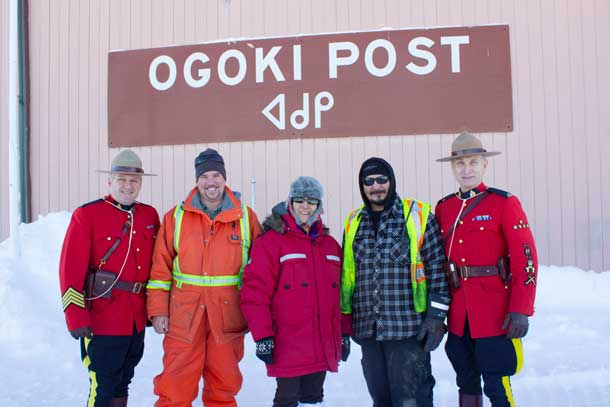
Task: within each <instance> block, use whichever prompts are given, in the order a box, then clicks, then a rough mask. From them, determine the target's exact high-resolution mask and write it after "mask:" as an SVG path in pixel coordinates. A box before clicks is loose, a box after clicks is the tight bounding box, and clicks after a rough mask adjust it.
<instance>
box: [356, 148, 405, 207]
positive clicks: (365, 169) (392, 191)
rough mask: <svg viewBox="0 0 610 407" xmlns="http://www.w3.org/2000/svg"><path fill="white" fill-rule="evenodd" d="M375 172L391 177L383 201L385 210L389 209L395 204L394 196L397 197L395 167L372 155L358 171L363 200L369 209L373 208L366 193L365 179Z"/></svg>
mask: <svg viewBox="0 0 610 407" xmlns="http://www.w3.org/2000/svg"><path fill="white" fill-rule="evenodd" d="M373 174H379V175H385V176H387V177H388V178H389V179H390V187H389V189H388V195H387V196H386V198H385V201H384V203H383V206H384V210H387V209H389V208H390V207H391V206H392V205H393V204H394V198H395V197H396V178H395V176H394V169H393V168H392V166H391V165H390V163H388V162H387V161H386V160H384V159H383V158H379V157H371V158H369V159H367V160H366V161H364V162H363V163H362V166H361V167H360V172H359V173H358V187H359V188H360V196H362V201H363V202H364V204H365V205H366V206H367V207H368V208H369V209H370V208H371V203H370V202H369V199H368V198H367V197H366V194H365V193H364V183H363V181H364V179H365V178H366V177H368V176H369V175H373Z"/></svg>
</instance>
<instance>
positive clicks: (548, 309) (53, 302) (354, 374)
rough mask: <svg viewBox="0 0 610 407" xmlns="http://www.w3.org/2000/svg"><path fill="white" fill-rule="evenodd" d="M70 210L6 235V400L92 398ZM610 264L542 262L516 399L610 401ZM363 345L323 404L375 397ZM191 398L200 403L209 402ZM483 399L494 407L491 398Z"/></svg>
mask: <svg viewBox="0 0 610 407" xmlns="http://www.w3.org/2000/svg"><path fill="white" fill-rule="evenodd" d="M69 220H70V213H68V212H60V213H52V214H49V215H46V216H43V217H40V218H39V219H38V220H37V221H36V222H33V223H31V224H24V225H21V228H20V235H21V246H22V247H21V256H16V255H14V254H13V251H12V250H11V248H12V242H11V240H10V239H7V240H5V241H4V242H2V243H0V383H1V384H2V385H1V386H0V406H19V407H34V406H36V407H39V406H65V407H70V406H84V405H85V400H86V397H87V392H88V376H87V372H86V370H85V368H84V367H83V365H82V363H81V360H80V350H79V345H78V341H76V340H74V339H72V337H71V336H70V335H69V334H68V332H67V330H66V326H65V320H64V316H63V311H62V306H61V295H60V291H59V281H58V271H57V269H58V264H59V254H60V250H61V244H62V242H63V237H64V234H65V231H66V228H67V225H68V222H69ZM608 293H610V273H609V272H605V273H595V272H591V271H584V270H580V269H577V268H573V267H553V266H541V267H540V269H539V277H538V292H537V298H536V312H535V315H534V317H532V318H530V330H529V333H528V335H527V336H526V337H525V338H524V340H523V349H524V354H525V356H524V366H523V370H522V371H521V372H520V373H519V374H518V375H516V376H514V377H513V378H512V380H511V381H512V384H513V395H514V397H515V401H516V404H517V406H521V407H532V406H546V407H555V406H562V407H569V406H574V407H576V406H578V407H602V406H604V407H610V340H609V338H608V334H610V295H608ZM161 342H162V337H161V336H160V335H157V334H155V333H154V331H153V330H152V329H151V328H149V329H147V331H146V349H145V352H144V358H143V359H142V361H141V362H140V364H139V365H138V367H137V368H136V375H135V378H134V380H133V382H132V384H131V388H130V399H129V406H130V407H139V406H152V405H153V403H154V401H155V396H154V394H153V390H152V379H153V377H154V376H155V375H157V374H158V373H159V372H160V371H161V358H162V356H163V349H162V346H161ZM245 343H246V350H245V356H244V359H243V360H242V362H241V364H240V367H241V370H242V373H243V376H244V384H243V388H242V390H241V392H240V393H239V395H238V397H237V399H238V404H239V405H240V406H244V407H259V406H260V407H262V406H271V404H272V403H271V401H272V399H273V394H274V391H275V380H274V379H272V378H269V377H267V376H266V372H265V368H264V365H263V363H262V362H261V361H259V360H258V359H257V358H256V357H255V356H254V344H253V341H252V338H251V336H250V335H247V336H246V338H245ZM360 359H361V356H360V349H359V347H358V345H356V344H355V343H353V342H352V353H351V355H350V357H349V360H348V361H347V362H346V363H341V364H340V366H339V372H338V373H333V374H329V375H328V376H327V379H326V383H325V386H324V389H325V406H326V407H328V406H331V407H344V406H345V407H347V406H350V407H352V406H371V405H372V402H371V400H370V397H369V395H368V392H367V390H366V384H365V382H364V378H363V376H362V369H361V365H360ZM432 370H433V374H434V376H435V378H436V382H437V384H436V387H435V389H434V397H435V406H437V407H444V406H447V407H453V406H456V407H457V404H458V403H457V388H456V386H455V375H454V373H453V370H452V368H451V365H450V364H449V361H448V360H447V357H446V355H445V353H444V350H443V345H441V347H439V349H437V350H436V351H434V352H433V353H432ZM193 405H195V406H201V401H200V400H198V401H196V402H195V403H194V404H193ZM484 406H489V402H488V401H487V400H485V402H484Z"/></svg>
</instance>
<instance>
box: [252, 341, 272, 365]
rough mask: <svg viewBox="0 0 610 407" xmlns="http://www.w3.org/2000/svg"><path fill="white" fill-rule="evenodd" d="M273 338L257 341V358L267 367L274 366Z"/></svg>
mask: <svg viewBox="0 0 610 407" xmlns="http://www.w3.org/2000/svg"><path fill="white" fill-rule="evenodd" d="M273 347H274V343H273V336H269V337H267V338H263V339H261V340H258V341H256V357H257V358H259V359H260V360H262V361H263V362H265V364H266V365H272V364H273Z"/></svg>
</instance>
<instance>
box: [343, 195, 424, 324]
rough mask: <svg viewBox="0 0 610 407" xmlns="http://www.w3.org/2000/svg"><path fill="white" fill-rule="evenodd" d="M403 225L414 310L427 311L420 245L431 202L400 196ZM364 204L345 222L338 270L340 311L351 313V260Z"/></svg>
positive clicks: (353, 265) (353, 269)
mask: <svg viewBox="0 0 610 407" xmlns="http://www.w3.org/2000/svg"><path fill="white" fill-rule="evenodd" d="M402 203H403V212H404V218H405V226H406V228H407V234H408V235H409V255H410V259H411V269H410V273H411V287H412V290H413V305H414V308H415V311H416V312H424V311H426V307H427V305H428V287H427V284H426V274H425V270H424V263H423V261H422V259H421V254H420V250H421V246H422V244H423V242H424V233H425V232H426V223H427V221H428V215H429V214H430V204H428V203H425V202H420V201H417V200H415V199H403V200H402ZM363 208H364V205H362V206H361V207H360V208H358V209H355V210H354V211H352V212H351V213H350V214H349V215H348V216H347V218H345V223H344V228H345V229H344V232H345V234H344V236H345V242H344V246H343V270H342V271H341V312H342V313H343V314H351V313H352V296H353V294H354V288H355V287H356V262H355V260H354V248H353V244H354V238H355V236H356V232H357V231H358V226H359V225H360V219H361V217H360V216H359V215H360V212H361V211H362V209H363Z"/></svg>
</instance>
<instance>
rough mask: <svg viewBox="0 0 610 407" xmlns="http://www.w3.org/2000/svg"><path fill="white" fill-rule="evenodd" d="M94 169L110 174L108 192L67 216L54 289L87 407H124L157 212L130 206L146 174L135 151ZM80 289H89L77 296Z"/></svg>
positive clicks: (136, 354)
mask: <svg viewBox="0 0 610 407" xmlns="http://www.w3.org/2000/svg"><path fill="white" fill-rule="evenodd" d="M100 172H104V173H109V174H110V175H109V177H108V195H106V196H104V197H103V198H100V199H97V200H95V201H92V202H89V203H86V204H84V205H82V206H81V207H79V208H77V209H76V210H75V211H74V213H73V214H72V219H71V220H70V224H69V225H68V230H67V231H66V237H65V239H64V244H63V248H62V251H61V258H60V261H59V284H60V288H61V293H62V303H63V308H64V312H65V315H66V323H67V325H68V330H69V331H70V335H72V337H73V338H74V339H79V340H80V349H81V358H82V360H83V363H84V365H85V367H86V368H87V370H88V373H89V382H90V387H89V399H88V400H87V406H90V407H93V406H95V407H110V406H112V407H124V406H126V405H127V393H128V387H129V383H130V382H131V378H132V377H133V375H134V369H135V367H136V365H137V364H138V362H139V361H140V359H141V358H142V355H143V353H144V331H145V329H144V327H145V326H146V320H147V318H146V299H145V296H144V293H145V289H144V286H145V284H146V281H147V280H148V273H149V272H150V266H151V258H152V253H153V245H154V241H155V236H156V234H157V229H159V215H158V214H157V211H156V210H155V208H153V207H152V206H148V205H145V204H143V203H140V202H137V201H136V198H137V197H138V194H139V193H140V189H141V188H142V176H146V175H153V174H146V173H145V172H144V170H143V169H142V161H141V160H140V157H138V155H137V154H136V153H134V152H133V151H131V150H123V151H121V152H120V153H119V154H117V156H116V157H114V159H113V160H112V164H111V168H110V171H100ZM94 276H95V278H94ZM104 276H105V278H104ZM86 280H88V281H90V282H91V283H90V284H85V281H86ZM86 285H88V286H89V287H91V288H92V289H87V292H85V287H86Z"/></svg>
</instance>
